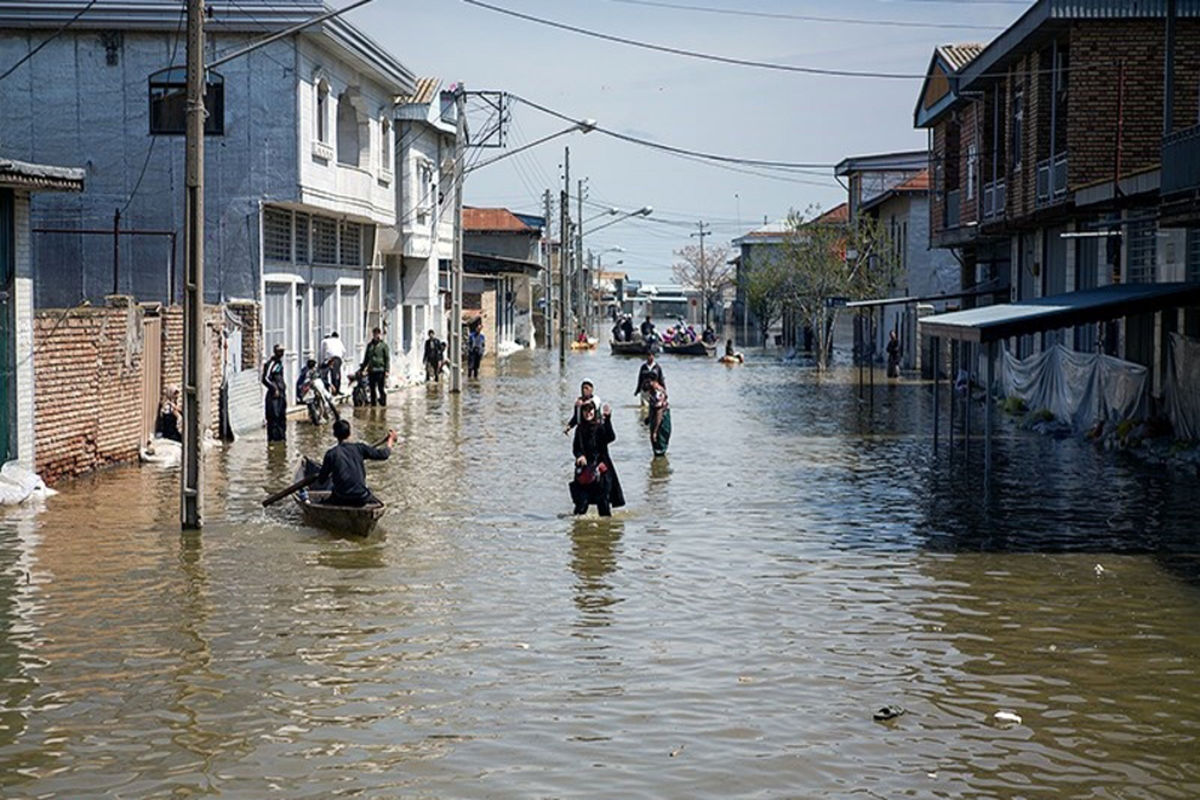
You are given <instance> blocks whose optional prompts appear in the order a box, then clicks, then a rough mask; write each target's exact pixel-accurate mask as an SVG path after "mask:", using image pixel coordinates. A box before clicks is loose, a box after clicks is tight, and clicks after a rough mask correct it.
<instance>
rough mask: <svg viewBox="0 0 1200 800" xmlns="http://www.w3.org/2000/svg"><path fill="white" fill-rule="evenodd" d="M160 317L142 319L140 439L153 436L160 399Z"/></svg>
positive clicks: (161, 388) (143, 439)
mask: <svg viewBox="0 0 1200 800" xmlns="http://www.w3.org/2000/svg"><path fill="white" fill-rule="evenodd" d="M162 390H163V385H162V319H161V318H160V317H146V318H144V319H143V320H142V441H143V442H144V441H146V440H147V439H151V438H153V437H154V430H155V428H156V427H157V425H158V404H159V403H160V402H161V400H162Z"/></svg>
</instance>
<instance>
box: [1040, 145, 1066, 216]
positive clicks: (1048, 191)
mask: <svg viewBox="0 0 1200 800" xmlns="http://www.w3.org/2000/svg"><path fill="white" fill-rule="evenodd" d="M1066 196H1067V154H1066V153H1062V154H1060V155H1057V156H1054V158H1047V159H1046V160H1045V161H1039V162H1038V165H1037V204H1038V205H1039V206H1048V205H1051V204H1052V203H1057V202H1058V201H1060V200H1062V199H1063V198H1064V197H1066Z"/></svg>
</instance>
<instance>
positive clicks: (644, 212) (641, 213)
mask: <svg viewBox="0 0 1200 800" xmlns="http://www.w3.org/2000/svg"><path fill="white" fill-rule="evenodd" d="M653 213H654V209H653V208H651V207H650V206H642V207H641V208H639V209H638V210H637V211H629V212H626V213H625V214H622V215H621V216H619V217H617V218H616V219H614V220H609V221H608V222H606V223H604V224H603V225H597V226H596V227H594V228H592V229H591V230H589V231H588V233H589V234H592V233H595V232H596V231H600V230H604V229H605V228H607V227H608V226H610V225H616V224H617V223H618V222H624V221H625V220H627V219H629V218H630V217H648V216H650V215H651V214H653Z"/></svg>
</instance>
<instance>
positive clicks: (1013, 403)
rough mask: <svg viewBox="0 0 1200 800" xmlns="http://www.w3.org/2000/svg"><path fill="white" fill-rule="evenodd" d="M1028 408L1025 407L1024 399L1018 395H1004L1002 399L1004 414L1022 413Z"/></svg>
mask: <svg viewBox="0 0 1200 800" xmlns="http://www.w3.org/2000/svg"><path fill="white" fill-rule="evenodd" d="M1028 410H1029V409H1027V408H1026V407H1025V401H1024V400H1022V399H1021V398H1019V397H1006V398H1005V399H1004V413H1006V414H1013V415H1016V414H1024V413H1025V412H1026V411H1028Z"/></svg>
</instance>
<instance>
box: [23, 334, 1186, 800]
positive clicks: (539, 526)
mask: <svg viewBox="0 0 1200 800" xmlns="http://www.w3.org/2000/svg"><path fill="white" fill-rule="evenodd" d="M662 363H663V366H664V370H665V372H666V376H667V381H668V387H669V389H670V390H671V403H672V413H673V419H674V428H675V433H674V438H673V440H672V443H671V449H670V453H669V455H668V457H667V458H665V459H658V460H654V459H652V458H651V454H650V448H649V444H648V443H647V441H646V436H645V434H644V432H643V431H644V429H643V428H642V427H641V426H640V424H639V422H638V418H637V416H638V409H637V406H636V404H635V402H634V397H633V384H634V380H635V374H636V370H637V365H638V362H637V361H630V360H619V359H616V358H613V357H612V356H609V355H607V354H606V353H604V352H599V351H598V352H593V353H575V354H572V355H571V356H570V358H569V359H568V366H567V369H566V372H565V375H563V374H561V373H560V372H559V370H558V365H557V358H556V356H554V355H551V354H547V353H535V354H518V355H516V356H513V357H511V358H509V359H508V360H506V361H505V362H503V363H501V364H499V365H493V364H486V365H485V367H484V374H483V376H482V378H481V379H480V380H479V381H478V382H472V383H469V384H467V385H466V387H465V390H464V392H463V394H462V396H461V399H457V400H455V399H452V398H450V397H449V396H448V395H447V394H445V393H444V392H443V391H441V390H440V389H433V388H431V389H426V388H424V387H416V388H415V389H413V390H409V391H406V392H403V393H396V394H393V396H392V404H391V405H390V406H389V407H388V408H387V409H386V411H384V410H381V409H374V410H372V409H360V410H357V411H354V412H353V414H354V416H353V419H354V421H355V423H356V432H357V433H359V434H361V435H362V438H364V439H368V440H370V439H375V438H378V437H379V436H380V435H381V434H382V432H383V431H384V430H386V427H387V426H389V425H390V426H394V427H395V428H396V429H397V430H398V431H399V432H400V436H401V442H402V445H401V447H400V450H399V452H398V453H396V454H395V455H394V456H393V458H392V459H391V460H390V461H388V462H385V463H383V464H372V465H371V467H370V480H371V482H372V483H373V485H374V487H375V489H376V491H377V493H378V494H379V495H380V496H381V497H383V498H385V499H386V500H387V501H388V502H389V504H390V509H389V512H388V514H387V515H386V516H385V517H384V519H383V520H382V522H381V524H380V527H379V529H378V530H377V532H376V533H375V534H373V535H372V537H371V538H369V539H367V540H365V541H362V540H351V539H345V538H338V537H336V536H333V535H330V534H328V533H325V532H322V531H320V530H316V529H313V528H309V527H306V526H305V525H304V524H303V522H302V520H301V519H300V517H299V515H298V513H297V511H296V509H295V508H294V507H292V506H291V505H290V504H289V503H281V504H279V505H278V506H275V507H272V508H270V509H266V510H264V509H262V508H261V506H260V504H259V501H260V500H261V498H262V497H263V496H264V494H265V491H264V487H269V488H278V487H280V486H283V485H286V484H287V483H289V482H290V478H291V471H292V468H293V466H294V463H295V460H296V458H298V456H299V455H300V454H302V453H308V454H318V453H319V452H320V451H321V449H322V448H323V446H325V445H326V444H327V439H326V437H327V434H325V433H323V432H320V431H318V430H316V429H314V428H313V427H311V426H309V425H308V424H307V423H295V424H293V426H292V429H291V431H290V433H289V436H290V438H289V441H288V443H287V445H286V448H283V447H276V448H273V449H271V450H268V447H267V445H266V441H265V437H264V436H263V435H262V434H256V435H253V436H250V437H247V438H244V439H242V440H240V441H238V442H237V443H235V444H233V445H230V446H228V447H226V448H224V449H221V450H217V451H215V452H213V453H212V455H211V456H210V459H209V462H208V471H207V488H208V493H207V501H206V503H207V507H206V523H207V524H206V526H205V528H204V530H203V532H202V533H200V534H195V533H184V534H181V533H180V531H179V526H178V523H177V519H178V511H177V508H178V499H177V475H176V473H174V472H164V471H162V470H160V469H157V468H151V467H146V468H137V467H129V468H120V469H114V470H109V471H106V472H103V473H100V474H97V475H96V476H94V477H91V478H88V479H84V480H79V481H76V482H73V483H70V484H68V485H65V486H62V487H60V488H61V489H62V493H61V494H60V495H58V496H56V497H52V498H50V499H49V500H47V501H46V502H45V506H44V509H43V510H41V512H40V513H37V514H32V513H30V512H29V511H26V510H19V511H8V512H2V513H0V681H2V682H0V796H3V797H6V798H27V797H28V798H34V797H39V798H40V797H61V798H79V797H119V798H142V797H195V796H202V795H213V796H216V795H220V796H223V797H236V798H265V797H286V798H289V799H291V798H330V797H362V798H400V797H405V798H450V797H453V798H485V797H486V798H566V797H587V798H617V797H619V798H699V797H713V798H726V797H752V798H775V797H797V798H807V797H851V798H895V797H916V798H958V797H972V798H983V797H988V798H991V797H995V798H1024V797H1038V798H1041V797H1070V798H1075V797H1080V798H1082V797H1087V798H1192V797H1196V796H1200V741H1198V740H1197V737H1200V625H1197V623H1196V621H1197V619H1198V618H1200V557H1198V556H1197V553H1198V552H1200V547H1198V546H1197V536H1200V524H1198V523H1200V504H1198V503H1197V502H1196V501H1195V498H1196V497H1197V484H1198V481H1197V479H1196V478H1195V476H1190V477H1185V476H1181V475H1173V474H1171V473H1169V472H1164V471H1161V470H1157V471H1150V470H1146V469H1145V468H1142V467H1140V466H1138V465H1136V464H1134V463H1131V462H1129V461H1127V460H1125V459H1123V458H1121V457H1119V456H1117V455H1114V454H1109V453H1097V452H1095V451H1094V450H1093V449H1092V448H1090V447H1089V446H1087V445H1084V444H1081V443H1078V442H1075V441H1072V440H1067V441H1054V440H1051V439H1046V438H1042V437H1038V436H1035V435H1031V434H1024V433H1019V432H1015V431H1013V430H1011V429H1009V428H1008V427H1006V426H1003V425H1002V426H1001V428H1000V430H999V432H998V434H997V438H996V459H997V469H996V472H995V475H994V482H993V485H992V487H991V490H990V492H989V493H988V495H987V498H986V500H985V499H984V498H983V496H982V494H981V483H982V479H981V476H980V472H979V457H980V451H981V449H982V448H981V447H979V446H978V443H976V446H975V447H974V450H973V452H972V458H973V462H972V463H971V464H970V465H969V468H966V469H965V468H964V459H963V457H962V454H961V453H958V454H956V455H955V456H954V459H953V460H950V459H949V458H948V454H947V450H946V448H945V446H944V442H943V447H942V449H941V452H940V453H939V456H938V457H937V458H934V457H933V454H932V452H931V449H930V443H929V438H928V436H929V434H928V431H929V414H930V410H931V400H930V396H929V392H928V387H922V386H919V385H915V384H906V385H899V386H887V387H884V386H881V387H879V388H877V390H876V394H875V402H874V404H873V406H872V405H871V404H864V403H861V402H860V401H859V399H858V394H857V390H856V387H855V386H854V384H853V382H852V378H853V376H852V374H851V373H849V372H846V373H838V374H835V375H833V376H830V377H827V378H824V379H820V380H818V379H816V378H815V376H814V375H813V374H812V372H811V371H810V370H807V369H805V368H804V367H802V366H796V365H784V364H780V363H778V362H776V361H774V360H773V359H770V358H766V357H763V358H753V357H752V358H751V360H750V362H749V363H747V364H746V365H745V366H741V367H732V368H730V367H723V366H719V365H717V364H714V363H713V362H712V361H711V360H686V359H682V358H677V359H671V358H664V359H663V362H662ZM585 377H587V378H592V379H593V380H594V381H595V382H596V384H597V387H598V394H599V395H600V396H601V398H602V399H604V400H607V401H609V402H611V403H612V404H613V406H614V412H613V419H614V424H615V427H616V430H617V434H618V440H617V442H616V444H615V445H614V447H613V456H614V459H615V461H616V464H617V468H618V471H619V474H620V477H621V480H622V483H623V484H624V487H625V493H626V496H627V498H628V500H629V504H628V506H627V507H626V508H625V509H622V510H620V511H619V512H618V513H617V515H616V516H615V517H613V518H612V519H607V520H601V519H599V518H597V517H595V516H594V514H595V512H594V510H593V511H591V512H590V515H589V516H588V517H586V518H580V519H574V518H571V517H570V516H568V515H567V513H566V512H568V511H569V510H570V503H569V498H568V494H567V489H566V481H567V479H568V476H569V473H570V465H571V456H570V441H569V440H568V438H567V437H565V436H564V435H563V433H562V423H563V421H564V420H565V419H566V417H567V415H568V409H569V407H570V404H571V400H572V398H573V397H574V394H575V392H576V389H577V387H578V383H579V380H580V379H581V378H585ZM944 408H945V406H944V404H943V409H944ZM980 427H981V426H980V425H978V423H977V424H976V429H977V430H978V428H980ZM943 430H944V428H943ZM885 705H893V706H901V707H903V708H904V709H906V711H907V713H905V714H903V715H902V716H899V717H897V718H895V719H893V720H891V721H889V722H877V721H875V720H874V719H873V718H872V713H873V712H874V711H875V710H877V709H879V708H881V707H882V706H885ZM997 711H1009V712H1011V713H1013V714H1016V715H1018V716H1019V717H1020V719H1021V722H1020V723H1019V724H1011V723H1009V724H1002V723H999V722H997V721H996V719H995V717H994V715H995V713H996V712H997Z"/></svg>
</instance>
